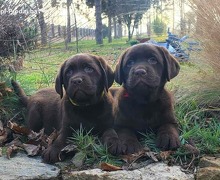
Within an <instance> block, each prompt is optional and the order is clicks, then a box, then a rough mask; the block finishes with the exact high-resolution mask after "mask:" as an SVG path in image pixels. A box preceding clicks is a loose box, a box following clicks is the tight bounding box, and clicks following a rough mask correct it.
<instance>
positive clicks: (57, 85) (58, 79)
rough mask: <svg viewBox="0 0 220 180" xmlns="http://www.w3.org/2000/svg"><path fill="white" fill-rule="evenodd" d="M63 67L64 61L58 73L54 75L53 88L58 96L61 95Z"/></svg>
mask: <svg viewBox="0 0 220 180" xmlns="http://www.w3.org/2000/svg"><path fill="white" fill-rule="evenodd" d="M64 67H65V62H64V63H63V64H62V66H61V68H60V71H59V73H58V74H57V77H56V82H55V90H56V92H57V93H58V94H59V95H60V97H61V98H62V97H63V70H64Z"/></svg>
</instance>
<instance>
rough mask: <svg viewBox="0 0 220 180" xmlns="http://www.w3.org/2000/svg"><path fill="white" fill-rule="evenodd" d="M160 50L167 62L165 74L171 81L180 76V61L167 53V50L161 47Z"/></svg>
mask: <svg viewBox="0 0 220 180" xmlns="http://www.w3.org/2000/svg"><path fill="white" fill-rule="evenodd" d="M158 47H159V46H158ZM159 49H160V51H161V53H162V55H163V58H164V60H165V73H166V78H167V81H170V79H172V78H174V77H175V76H177V75H178V74H179V70H180V65H179V63H178V61H177V60H176V59H175V58H174V57H173V56H172V55H171V54H170V53H169V52H168V51H167V49H165V48H164V47H159Z"/></svg>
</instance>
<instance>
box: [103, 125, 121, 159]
mask: <svg viewBox="0 0 220 180" xmlns="http://www.w3.org/2000/svg"><path fill="white" fill-rule="evenodd" d="M101 139H102V143H103V144H104V145H106V146H107V148H108V151H109V152H110V153H111V154H113V155H119V154H120V153H121V142H120V140H119V138H118V134H117V133H116V131H115V130H114V129H112V128H110V129H107V130H106V131H105V132H104V133H103V135H102V138H101Z"/></svg>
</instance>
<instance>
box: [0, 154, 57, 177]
mask: <svg viewBox="0 0 220 180" xmlns="http://www.w3.org/2000/svg"><path fill="white" fill-rule="evenodd" d="M41 161H42V160H41V158H40V157H34V158H30V157H28V156H27V155H26V154H23V153H18V154H16V155H15V157H13V158H11V159H7V158H6V157H5V156H3V157H0V164H1V165H0V180H11V179H13V180H14V179H16V180H19V179H22V180H23V179H35V180H36V179H58V176H59V174H60V169H59V168H57V167H56V166H52V165H49V164H45V163H42V162H41Z"/></svg>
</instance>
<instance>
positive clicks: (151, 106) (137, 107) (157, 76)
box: [109, 44, 180, 154]
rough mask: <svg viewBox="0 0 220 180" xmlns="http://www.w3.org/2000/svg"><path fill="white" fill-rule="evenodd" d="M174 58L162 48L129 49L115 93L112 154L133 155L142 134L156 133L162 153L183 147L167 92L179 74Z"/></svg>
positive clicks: (119, 66) (120, 66) (117, 73)
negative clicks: (166, 87) (168, 86)
mask: <svg viewBox="0 0 220 180" xmlns="http://www.w3.org/2000/svg"><path fill="white" fill-rule="evenodd" d="M179 69H180V66H179V64H178V62H177V61H176V60H175V58H174V57H173V56H172V55H170V54H169V52H168V51H167V50H166V49H165V48H163V47H159V46H156V45H152V44H138V45H135V46H132V47H130V48H128V49H127V50H126V51H125V52H124V53H123V54H122V55H121V57H120V58H119V61H118V64H117V66H116V70H115V81H116V82H117V83H119V84H122V87H120V88H119V89H118V90H115V89H114V90H113V94H114V97H115V102H114V105H113V112H114V116H115V123H114V124H115V130H116V132H117V135H118V137H117V136H116V135H115V134H116V133H115V132H112V133H113V135H112V136H114V137H115V138H118V141H115V143H113V145H112V148H110V149H109V150H110V152H111V153H113V154H131V153H134V152H137V151H139V150H140V149H141V148H142V147H141V145H140V143H139V140H138V139H139V138H140V132H142V133H145V132H146V131H147V130H153V131H154V132H155V133H156V134H157V142H156V144H157V146H158V147H159V148H161V149H163V150H168V149H176V148H178V147H179V145H180V141H179V135H178V124H177V121H176V118H175V115H174V112H173V103H172V98H171V95H170V93H169V92H168V91H167V90H166V89H165V88H164V86H165V84H166V82H167V81H170V79H172V78H174V77H175V76H176V75H177V74H178V73H179Z"/></svg>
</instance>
